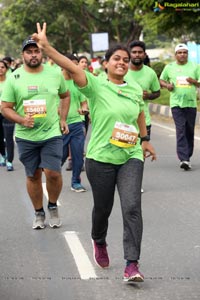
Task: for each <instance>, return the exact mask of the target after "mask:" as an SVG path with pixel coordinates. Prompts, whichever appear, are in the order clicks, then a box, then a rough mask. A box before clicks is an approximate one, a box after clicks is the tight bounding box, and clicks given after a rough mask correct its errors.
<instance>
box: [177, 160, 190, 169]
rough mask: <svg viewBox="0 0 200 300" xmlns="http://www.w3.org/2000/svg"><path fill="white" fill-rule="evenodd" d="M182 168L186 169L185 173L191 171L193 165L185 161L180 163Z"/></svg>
mask: <svg viewBox="0 0 200 300" xmlns="http://www.w3.org/2000/svg"><path fill="white" fill-rule="evenodd" d="M180 168H181V169H184V170H185V171H188V170H191V168H192V167H191V164H190V162H189V161H186V160H183V161H181V162H180Z"/></svg>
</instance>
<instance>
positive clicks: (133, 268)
mask: <svg viewBox="0 0 200 300" xmlns="http://www.w3.org/2000/svg"><path fill="white" fill-rule="evenodd" d="M124 281H127V282H143V281H144V276H143V275H142V273H140V271H139V265H138V263H130V265H128V266H126V268H125V270H124Z"/></svg>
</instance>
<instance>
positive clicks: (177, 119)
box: [172, 107, 189, 161]
mask: <svg viewBox="0 0 200 300" xmlns="http://www.w3.org/2000/svg"><path fill="white" fill-rule="evenodd" d="M172 115H173V119H174V123H175V126H176V148H177V155H178V158H179V160H180V161H189V152H188V143H187V139H186V116H185V110H184V108H180V107H173V108H172Z"/></svg>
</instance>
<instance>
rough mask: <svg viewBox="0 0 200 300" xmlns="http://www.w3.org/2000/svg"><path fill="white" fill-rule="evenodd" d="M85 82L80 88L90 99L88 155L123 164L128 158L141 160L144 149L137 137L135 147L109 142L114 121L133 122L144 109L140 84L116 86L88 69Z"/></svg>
mask: <svg viewBox="0 0 200 300" xmlns="http://www.w3.org/2000/svg"><path fill="white" fill-rule="evenodd" d="M86 76H87V81H88V83H87V85H86V86H85V87H83V88H79V89H80V91H81V92H82V93H83V94H84V95H85V96H86V97H87V99H89V109H90V117H91V124H92V126H91V127H92V133H91V138H90V141H89V144H88V148H87V155H86V156H87V158H91V159H94V160H96V161H100V162H105V163H112V164H116V165H119V164H123V163H125V162H127V161H128V160H129V159H130V158H137V159H140V160H143V151H142V148H141V145H140V140H139V138H138V140H137V143H136V145H135V146H133V147H130V148H121V147H118V146H116V145H113V144H111V143H110V138H111V136H112V133H113V129H114V127H115V123H116V122H121V123H125V124H128V125H134V126H135V128H136V129H137V132H138V131H139V129H138V124H137V119H138V115H139V114H140V112H141V111H142V110H143V107H144V102H143V99H142V89H141V87H140V86H139V85H133V86H132V85H129V84H127V83H125V84H124V85H121V86H118V85H116V84H114V83H112V82H110V81H108V80H105V79H103V80H99V77H96V76H94V75H92V74H90V73H88V72H86Z"/></svg>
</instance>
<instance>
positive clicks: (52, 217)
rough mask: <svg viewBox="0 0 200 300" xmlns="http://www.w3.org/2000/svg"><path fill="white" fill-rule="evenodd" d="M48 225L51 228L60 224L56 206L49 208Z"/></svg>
mask: <svg viewBox="0 0 200 300" xmlns="http://www.w3.org/2000/svg"><path fill="white" fill-rule="evenodd" d="M48 211H49V226H50V227H52V228H58V227H60V226H61V225H62V223H61V220H60V217H59V214H58V208H57V207H54V208H49V209H48Z"/></svg>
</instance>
